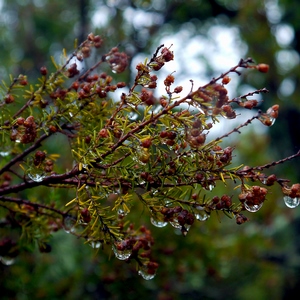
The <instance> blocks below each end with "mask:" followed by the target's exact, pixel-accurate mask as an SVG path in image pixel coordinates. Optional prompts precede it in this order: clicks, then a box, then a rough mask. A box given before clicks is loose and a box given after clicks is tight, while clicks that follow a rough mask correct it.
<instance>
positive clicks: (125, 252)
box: [112, 242, 132, 260]
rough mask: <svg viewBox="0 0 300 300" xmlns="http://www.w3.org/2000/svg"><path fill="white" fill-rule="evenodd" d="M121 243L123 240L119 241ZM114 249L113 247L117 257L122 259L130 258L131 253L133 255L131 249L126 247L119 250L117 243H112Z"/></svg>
mask: <svg viewBox="0 0 300 300" xmlns="http://www.w3.org/2000/svg"><path fill="white" fill-rule="evenodd" d="M119 243H122V242H119ZM112 249H113V251H114V253H115V256H116V258H117V259H120V260H126V259H128V258H129V257H130V255H131V253H132V252H131V250H127V249H125V250H118V249H117V246H116V245H115V244H114V245H112Z"/></svg>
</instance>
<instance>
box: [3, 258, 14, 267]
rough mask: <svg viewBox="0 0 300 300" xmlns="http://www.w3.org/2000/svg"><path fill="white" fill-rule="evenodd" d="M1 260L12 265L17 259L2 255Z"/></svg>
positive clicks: (7, 264) (4, 263)
mask: <svg viewBox="0 0 300 300" xmlns="http://www.w3.org/2000/svg"><path fill="white" fill-rule="evenodd" d="M0 261H1V263H2V264H3V265H6V266H10V265H12V264H13V263H14V262H15V259H14V258H12V257H9V256H0Z"/></svg>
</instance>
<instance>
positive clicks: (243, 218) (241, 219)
mask: <svg viewBox="0 0 300 300" xmlns="http://www.w3.org/2000/svg"><path fill="white" fill-rule="evenodd" d="M235 221H236V224H238V225H241V224H244V223H245V222H247V221H249V219H248V218H247V217H246V216H244V215H243V214H236V216H235Z"/></svg>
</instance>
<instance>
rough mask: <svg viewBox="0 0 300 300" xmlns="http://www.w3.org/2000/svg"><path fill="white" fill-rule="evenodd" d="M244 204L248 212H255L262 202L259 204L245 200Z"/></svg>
mask: <svg viewBox="0 0 300 300" xmlns="http://www.w3.org/2000/svg"><path fill="white" fill-rule="evenodd" d="M244 206H245V208H246V209H247V210H248V211H250V212H257V211H259V209H260V208H261V207H262V206H263V202H262V203H260V204H248V203H247V201H245V202H244Z"/></svg>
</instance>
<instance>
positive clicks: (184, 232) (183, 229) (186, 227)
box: [181, 224, 191, 236]
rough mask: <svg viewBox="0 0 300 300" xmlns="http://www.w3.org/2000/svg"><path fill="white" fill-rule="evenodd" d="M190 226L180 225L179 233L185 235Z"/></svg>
mask: <svg viewBox="0 0 300 300" xmlns="http://www.w3.org/2000/svg"><path fill="white" fill-rule="evenodd" d="M190 228H191V225H187V224H186V225H184V226H182V227H181V233H182V234H183V235H184V236H187V234H188V232H189V230H190Z"/></svg>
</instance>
